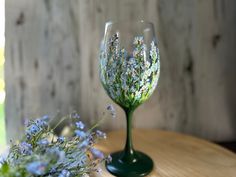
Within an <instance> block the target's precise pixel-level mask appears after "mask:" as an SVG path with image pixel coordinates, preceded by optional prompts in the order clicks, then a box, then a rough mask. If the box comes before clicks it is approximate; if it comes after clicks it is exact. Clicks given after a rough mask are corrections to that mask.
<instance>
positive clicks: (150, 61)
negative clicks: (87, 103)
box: [100, 21, 160, 177]
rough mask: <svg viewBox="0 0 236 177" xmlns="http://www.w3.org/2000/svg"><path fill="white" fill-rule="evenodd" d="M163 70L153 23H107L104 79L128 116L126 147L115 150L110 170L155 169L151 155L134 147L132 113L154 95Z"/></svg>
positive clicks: (130, 175)
mask: <svg viewBox="0 0 236 177" xmlns="http://www.w3.org/2000/svg"><path fill="white" fill-rule="evenodd" d="M159 74H160V61H159V50H158V48H157V43H156V38H155V34H154V27H153V24H152V23H149V22H144V21H138V22H117V23H112V22H108V23H106V25H105V34H104V38H103V40H102V42H101V49H100V79H101V83H102V85H103V87H104V88H105V90H106V92H107V94H108V95H109V96H110V98H111V99H112V100H113V101H114V102H115V103H117V104H118V105H119V106H120V107H121V108H122V109H123V110H124V112H125V114H126V120H127V138H126V145H125V148H124V150H123V151H119V152H115V153H113V154H111V157H112V161H111V162H107V163H106V168H107V170H108V171H109V172H110V173H112V174H113V175H115V176H122V177H134V176H135V177H139V176H145V175H147V174H149V173H150V172H151V171H152V169H153V161H152V160H151V158H150V157H148V156H147V155H146V154H144V153H142V152H140V151H136V150H134V148H133V144H132V114H133V112H134V110H135V109H136V108H137V107H138V106H139V105H140V104H142V103H143V102H144V101H146V100H147V99H148V98H149V97H150V96H151V94H152V93H153V91H154V89H155V87H156V85H157V82H158V79H159Z"/></svg>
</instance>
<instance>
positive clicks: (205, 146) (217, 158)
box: [98, 130, 236, 177]
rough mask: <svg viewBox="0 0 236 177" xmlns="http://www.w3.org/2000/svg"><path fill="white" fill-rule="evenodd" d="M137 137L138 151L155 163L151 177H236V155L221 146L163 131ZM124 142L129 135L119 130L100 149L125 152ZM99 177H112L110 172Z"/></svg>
mask: <svg viewBox="0 0 236 177" xmlns="http://www.w3.org/2000/svg"><path fill="white" fill-rule="evenodd" d="M133 137H134V146H135V149H137V150H141V151H143V152H145V153H146V154H148V155H149V156H150V157H152V159H153V160H154V163H155V167H154V170H153V172H152V173H151V174H150V175H149V177H236V154H234V153H233V152H231V151H228V150H227V149H224V148H222V147H220V146H219V145H216V144H213V143H211V142H208V141H205V140H202V139H199V138H195V137H192V136H188V135H183V134H179V133H174V132H168V131H160V130H134V131H133ZM124 142H125V132H124V131H115V132H111V133H109V134H108V138H107V140H105V141H103V142H101V143H100V144H99V145H98V147H99V148H100V149H101V150H102V151H104V152H105V153H110V152H114V151H117V150H120V149H122V148H123V146H124ZM103 168H104V167H103ZM98 176H102V177H112V175H110V174H109V173H108V172H106V170H103V172H102V174H101V175H98Z"/></svg>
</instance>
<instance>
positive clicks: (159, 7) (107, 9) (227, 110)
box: [5, 0, 236, 141]
mask: <svg viewBox="0 0 236 177" xmlns="http://www.w3.org/2000/svg"><path fill="white" fill-rule="evenodd" d="M235 7H236V1H234V0H228V1H226V0H208V1H204V0H195V1H189V0H178V1H165V0H120V1H118V0H35V1H28V0H18V1H15V0H7V1H6V51H5V54H6V64H5V80H6V126H7V136H8V139H11V138H16V137H18V136H19V132H20V131H21V130H22V128H21V125H22V122H23V120H24V118H31V117H37V116H40V115H43V114H50V115H52V114H55V113H56V112H57V111H58V110H60V112H61V114H66V113H68V112H70V111H71V110H74V109H75V110H78V111H79V112H80V114H81V116H82V119H83V120H84V121H85V122H87V123H88V124H92V123H94V122H95V121H97V120H98V119H100V115H101V113H102V111H103V110H104V108H105V106H106V105H107V104H109V103H111V100H110V99H109V98H108V96H106V94H105V92H104V90H103V88H102V86H101V84H100V82H99V77H98V49H99V43H100V40H101V38H102V35H103V31H104V24H105V22H106V21H110V20H111V21H120V20H126V21H127V20H139V19H144V20H147V21H151V22H153V23H154V25H155V28H156V34H157V36H158V39H159V40H158V41H159V47H160V52H161V77H160V82H159V85H158V89H156V91H155V93H154V94H153V96H152V97H151V98H150V100H148V101H147V102H146V103H145V104H143V105H142V106H140V107H139V108H138V110H137V111H136V112H135V118H134V127H142V128H160V129H168V130H173V131H179V132H185V133H189V134H193V135H196V136H199V137H203V138H207V139H211V140H217V141H227V140H235V139H236V128H235V126H236V109H235V107H236V92H235V89H236V77H235V76H236V69H235V64H236V52H235V46H236V8H235ZM117 112H118V113H117V114H118V115H117V119H115V120H108V121H106V122H105V123H104V124H103V126H102V128H103V129H105V130H112V129H120V128H124V126H125V119H124V114H123V112H122V111H121V110H120V109H119V108H118V107H117Z"/></svg>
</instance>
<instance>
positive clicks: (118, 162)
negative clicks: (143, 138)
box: [106, 151, 153, 177]
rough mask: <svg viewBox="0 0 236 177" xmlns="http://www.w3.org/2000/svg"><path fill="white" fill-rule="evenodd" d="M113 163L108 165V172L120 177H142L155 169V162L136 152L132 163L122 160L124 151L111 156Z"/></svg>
mask: <svg viewBox="0 0 236 177" xmlns="http://www.w3.org/2000/svg"><path fill="white" fill-rule="evenodd" d="M111 157H112V161H111V162H109V163H106V168H107V170H108V171H109V172H110V173H111V174H113V175H115V176H118V177H140V176H146V175H148V174H149V173H150V172H151V171H152V169H153V161H152V159H151V158H150V157H148V156H147V155H146V154H144V153H142V152H139V151H135V153H134V156H133V160H132V162H126V161H124V160H122V157H123V151H119V152H115V153H113V154H111Z"/></svg>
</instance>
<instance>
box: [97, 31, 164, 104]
mask: <svg viewBox="0 0 236 177" xmlns="http://www.w3.org/2000/svg"><path fill="white" fill-rule="evenodd" d="M105 46H106V48H104V47H103V48H102V49H101V53H100V77H101V81H102V84H103V86H104V88H105V90H106V91H107V92H108V95H109V96H110V97H111V98H112V99H113V100H114V101H115V102H116V103H118V104H119V105H121V106H122V107H125V108H133V107H136V106H138V105H139V104H141V103H142V102H144V101H145V100H147V99H148V98H149V97H150V95H151V94H152V93H153V91H154V89H155V87H156V85H157V82H158V79H159V74H160V61H159V51H158V48H157V46H156V44H155V42H154V41H152V42H151V44H150V47H149V48H150V50H149V51H148V50H147V46H146V44H145V43H144V38H143V36H137V37H135V38H134V40H133V52H132V53H131V54H128V52H127V51H126V50H125V49H124V48H121V46H120V42H119V35H118V34H114V35H113V36H112V37H111V38H110V39H109V41H108V42H107V44H106V45H105Z"/></svg>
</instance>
